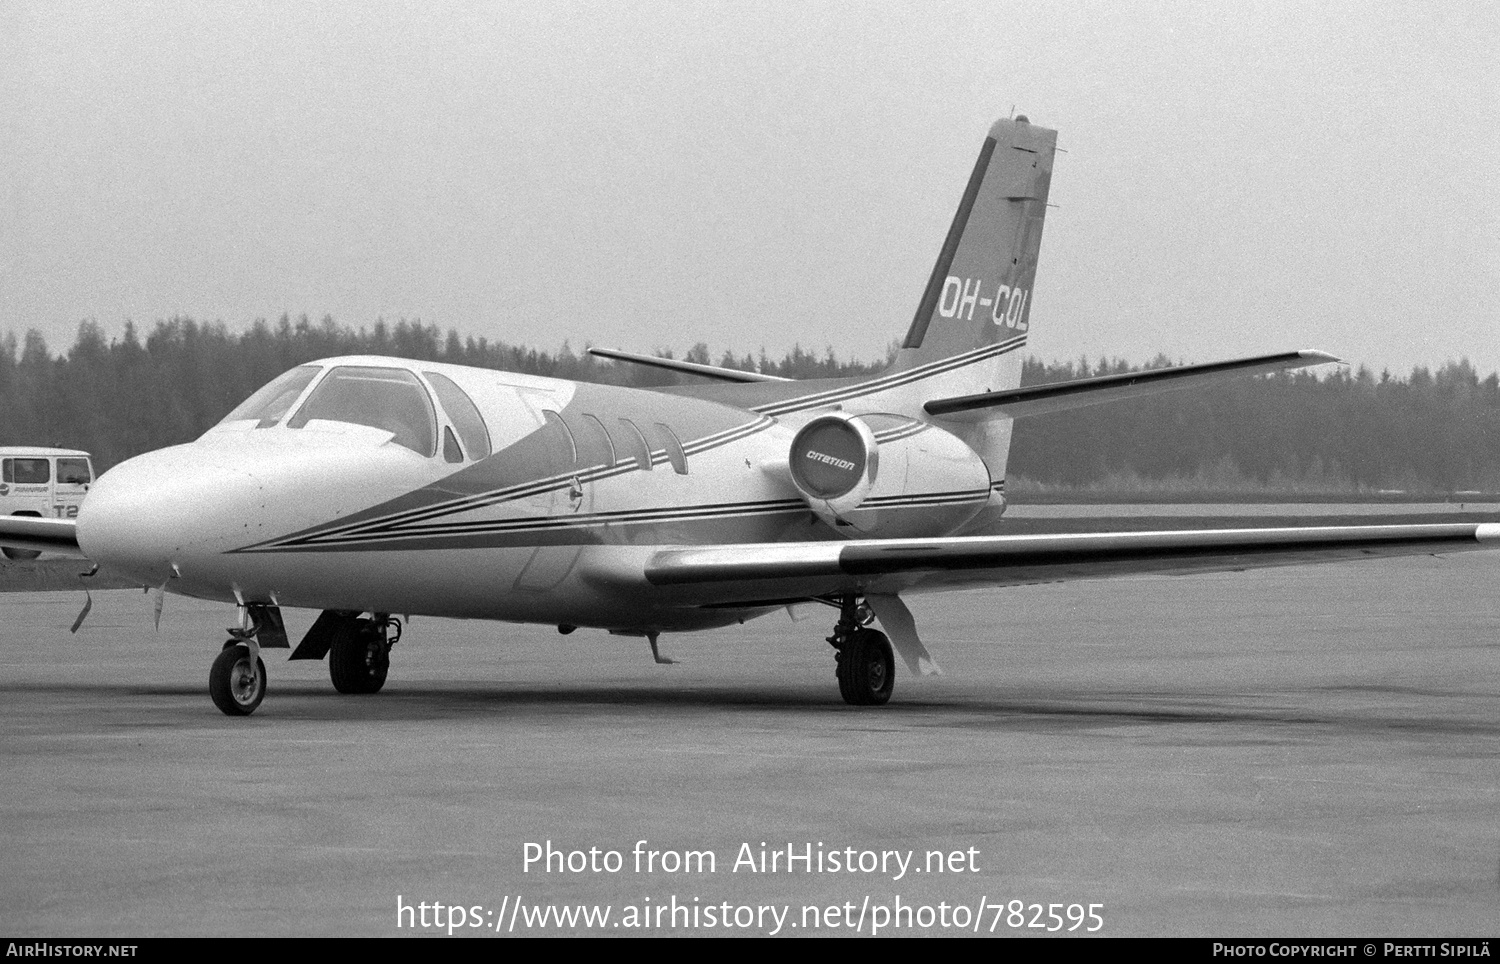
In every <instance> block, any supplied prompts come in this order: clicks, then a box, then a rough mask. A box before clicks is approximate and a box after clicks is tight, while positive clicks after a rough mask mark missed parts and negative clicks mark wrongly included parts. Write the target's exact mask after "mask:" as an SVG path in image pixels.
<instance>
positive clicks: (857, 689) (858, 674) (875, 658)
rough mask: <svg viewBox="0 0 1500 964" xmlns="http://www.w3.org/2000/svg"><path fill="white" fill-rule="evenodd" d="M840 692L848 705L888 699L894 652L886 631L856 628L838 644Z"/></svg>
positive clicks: (894, 680) (892, 685)
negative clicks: (842, 642)
mask: <svg viewBox="0 0 1500 964" xmlns="http://www.w3.org/2000/svg"><path fill="white" fill-rule="evenodd" d="M834 658H835V659H836V660H837V663H838V669H837V675H838V678H839V694H840V695H841V696H843V697H844V702H845V703H848V704H850V705H851V706H880V705H882V704H883V703H885V702H887V701H888V700H889V699H890V698H891V690H892V689H893V688H894V686H895V682H896V655H895V653H894V652H892V650H891V641H890V640H889V639H887V638H886V636H885V634H884V633H882V632H878V631H876V630H873V629H863V628H861V629H857V630H855V631H854V632H853V633H851V634H850V635H849V638H848V639H847V640H846V641H845V643H844V645H843V646H841V647H839V650H838V653H837V654H836V655H835V657H834Z"/></svg>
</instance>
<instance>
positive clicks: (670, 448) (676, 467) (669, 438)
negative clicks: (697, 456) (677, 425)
mask: <svg viewBox="0 0 1500 964" xmlns="http://www.w3.org/2000/svg"><path fill="white" fill-rule="evenodd" d="M656 432H657V434H658V435H660V436H661V440H662V441H663V442H665V443H666V445H667V459H668V460H669V461H670V462H671V463H672V471H674V472H676V473H677V474H678V475H687V473H688V468H687V453H685V452H683V451H682V440H681V439H679V438H678V437H677V433H676V432H674V431H672V430H671V429H670V428H668V427H667V426H666V425H663V424H662V423H661V422H657V423H656Z"/></svg>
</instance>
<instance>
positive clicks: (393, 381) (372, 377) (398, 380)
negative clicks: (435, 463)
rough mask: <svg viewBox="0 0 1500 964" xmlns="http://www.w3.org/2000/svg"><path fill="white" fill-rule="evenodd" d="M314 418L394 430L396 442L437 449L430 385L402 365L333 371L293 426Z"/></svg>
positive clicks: (416, 449) (418, 450)
mask: <svg viewBox="0 0 1500 964" xmlns="http://www.w3.org/2000/svg"><path fill="white" fill-rule="evenodd" d="M314 419H322V420H324V421H329V422H348V423H352V424H354V425H369V426H371V427H373V428H378V429H384V430H385V431H387V432H391V433H393V436H394V437H393V438H392V439H391V441H392V442H395V443H396V444H397V445H404V446H406V447H407V448H409V449H411V450H412V451H413V452H416V453H418V454H420V455H426V456H430V455H432V454H433V453H434V452H436V451H437V414H436V413H435V412H434V411H433V408H432V400H431V399H430V398H428V396H427V389H425V388H423V387H422V383H421V382H419V381H418V380H417V376H415V375H413V374H412V373H411V372H408V371H403V370H402V369H399V368H365V367H356V366H353V365H341V366H339V367H337V368H334V369H332V370H331V371H329V373H328V375H327V376H326V377H325V378H324V379H323V380H322V381H321V382H319V383H318V387H317V388H315V389H314V390H313V393H312V394H311V395H309V396H308V399H307V401H306V402H304V403H303V404H302V407H301V408H300V409H298V410H297V414H296V415H294V416H292V420H291V421H289V422H287V427H288V428H302V427H303V426H304V425H306V424H307V423H308V422H310V421H312V420H314Z"/></svg>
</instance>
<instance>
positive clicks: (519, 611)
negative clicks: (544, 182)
mask: <svg viewBox="0 0 1500 964" xmlns="http://www.w3.org/2000/svg"><path fill="white" fill-rule="evenodd" d="M875 381H878V379H877V380H875ZM861 384H869V381H868V380H867V382H866V383H857V382H823V383H816V384H806V383H797V388H796V389H795V390H792V389H788V388H784V387H782V386H767V387H766V388H765V389H763V390H762V391H761V392H759V393H758V394H757V393H756V392H755V391H753V390H751V391H746V390H745V389H746V388H750V389H755V388H758V387H759V386H732V388H734V389H736V390H735V391H722V392H719V393H718V396H719V397H715V393H713V392H705V391H694V392H681V391H678V392H662V391H649V390H642V389H632V388H623V387H617V386H605V385H594V384H588V383H575V382H567V381H560V380H554V379H545V378H537V377H530V376H523V375H517V374H513V373H507V372H497V371H491V370H486V369H472V368H465V367H461V366H453V365H440V364H435V363H426V362H417V361H406V360H401V359H392V358H384V357H347V358H337V359H328V360H325V361H320V362H316V363H314V364H312V365H309V366H302V367H301V368H299V369H294V370H293V371H292V372H289V373H287V375H284V376H283V377H282V378H281V379H278V380H277V381H276V382H273V383H271V385H268V386H267V388H266V389H263V390H262V392H259V393H257V394H256V396H254V397H252V398H251V399H250V400H249V401H247V402H246V404H245V405H242V406H241V407H240V408H239V409H237V410H236V411H235V412H234V413H231V415H230V416H229V417H228V418H226V419H225V420H224V421H223V422H221V423H220V424H219V425H217V426H215V427H214V428H213V429H211V430H209V431H208V432H207V433H205V434H204V435H203V436H202V437H201V438H199V439H198V440H196V441H194V442H191V443H189V444H185V445H178V446H174V447H172V448H168V449H163V450H161V451H157V452H152V453H148V454H146V455H142V456H138V457H136V458H133V459H130V460H128V461H126V462H124V463H122V464H120V465H119V466H117V467H115V468H114V469H112V470H110V471H109V472H107V473H105V474H104V475H103V476H102V477H101V478H100V479H99V480H98V483H97V484H96V485H95V487H94V489H93V491H92V492H91V493H90V495H89V497H88V499H87V501H86V503H85V505H84V507H83V509H82V511H81V512H80V515H79V520H78V540H79V544H80V546H81V548H82V549H83V551H84V552H85V553H86V554H87V555H89V556H90V557H91V558H93V559H95V560H97V561H99V562H101V563H103V564H105V565H108V566H110V567H112V568H114V569H116V570H119V571H122V572H125V573H127V574H129V575H130V576H131V577H133V578H135V579H138V580H139V581H140V582H141V583H142V584H143V585H147V586H153V587H155V586H165V587H166V589H167V590H168V591H171V592H176V593H181V594H185V595H191V596H197V597H202V598H208V599H219V600H224V601H229V602H239V603H246V602H260V603H271V604H275V605H281V606H293V607H307V608H314V609H334V610H350V611H374V612H392V613H408V614H417V613H421V614H427V615H440V616H455V617H469V618H486V619H499V620H510V621H520V622H545V623H558V624H567V625H591V626H600V627H603V628H609V629H618V630H670V629H689V628H704V627H708V626H713V625H722V624H724V623H728V622H732V621H736V620H739V619H743V618H746V617H747V616H751V615H755V614H757V613H758V612H761V611H764V608H763V607H761V608H749V609H735V608H710V609H705V608H699V607H698V606H696V605H693V604H692V600H685V599H683V598H681V597H680V596H679V595H674V594H673V593H670V592H663V591H660V590H657V589H654V588H653V587H651V586H650V585H649V584H648V583H647V582H646V581H645V580H644V578H643V576H642V573H643V571H644V568H645V565H646V563H647V561H648V560H649V558H650V557H651V555H652V554H654V553H655V552H657V551H659V550H661V549H663V548H670V547H681V546H701V545H721V544H731V543H768V542H785V541H817V540H828V539H846V538H860V537H862V536H868V535H879V536H882V537H901V536H923V537H927V536H938V535H946V534H951V533H953V532H956V531H958V530H960V529H961V528H962V527H963V526H964V524H965V523H967V522H969V521H970V520H971V519H973V518H974V517H975V515H976V513H978V512H979V511H980V510H981V509H982V508H984V507H986V506H989V505H993V504H994V502H995V500H996V498H997V497H998V496H997V491H996V481H997V480H992V479H991V477H990V473H989V471H988V469H987V468H986V467H985V465H984V463H983V461H982V460H980V459H979V458H978V457H977V456H976V455H975V454H974V452H973V451H972V450H971V449H969V448H968V447H967V446H966V445H964V443H963V442H962V441H960V440H959V439H958V438H956V437H954V436H953V435H950V434H949V433H947V432H945V431H943V430H942V429H940V428H938V427H936V426H933V425H931V424H930V423H929V422H927V421H925V420H922V419H920V418H915V417H911V416H909V415H903V414H900V413H899V412H893V411H883V410H882V408H881V407H882V406H883V405H889V404H891V403H892V402H893V399H892V398H891V397H890V396H889V393H888V392H884V390H883V389H881V388H880V386H879V385H876V386H874V387H872V388H870V389H868V390H861V389H860V388H859V385H861ZM835 396H836V397H835ZM830 398H831V399H832V400H831V401H830V400H828V399H830ZM835 409H841V410H844V411H847V412H854V413H857V414H858V417H859V418H860V419H862V420H863V422H864V423H865V424H866V425H867V426H868V427H869V429H870V431H871V432H872V433H873V435H874V438H875V439H876V440H877V441H878V442H879V445H880V450H879V472H878V476H876V478H875V479H874V483H873V487H872V488H871V490H870V492H869V496H868V498H866V499H865V501H864V505H863V506H862V507H861V508H860V509H858V510H856V511H854V512H851V513H849V516H848V519H847V521H845V520H843V519H840V520H839V521H838V522H837V523H834V524H830V522H829V521H828V520H827V519H820V518H819V517H818V516H817V515H815V514H814V513H813V512H812V511H810V509H809V505H808V502H807V501H806V499H805V498H804V496H803V494H802V493H800V492H799V490H798V489H797V487H796V486H795V485H794V484H793V483H792V481H791V480H790V478H789V475H788V471H787V460H788V449H789V445H790V444H791V441H792V438H793V436H794V435H795V433H796V432H797V430H798V428H799V427H801V426H802V425H803V424H805V423H806V422H807V421H808V419H810V418H813V417H815V416H817V415H818V414H819V413H820V412H828V411H830V410H835Z"/></svg>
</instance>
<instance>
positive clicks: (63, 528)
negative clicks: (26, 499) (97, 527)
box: [0, 515, 83, 559]
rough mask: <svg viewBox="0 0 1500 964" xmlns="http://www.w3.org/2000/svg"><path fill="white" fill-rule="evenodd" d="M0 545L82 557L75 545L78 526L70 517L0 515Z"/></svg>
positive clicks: (76, 543) (76, 544)
mask: <svg viewBox="0 0 1500 964" xmlns="http://www.w3.org/2000/svg"><path fill="white" fill-rule="evenodd" d="M0 546H6V547H8V548H11V549H30V550H32V551H33V552H56V553H58V554H60V555H64V556H76V557H78V558H80V559H81V558H83V552H82V551H80V550H79V548H78V527H77V524H76V523H74V521H73V520H72V519H39V518H37V517H36V516H26V515H7V516H0Z"/></svg>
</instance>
